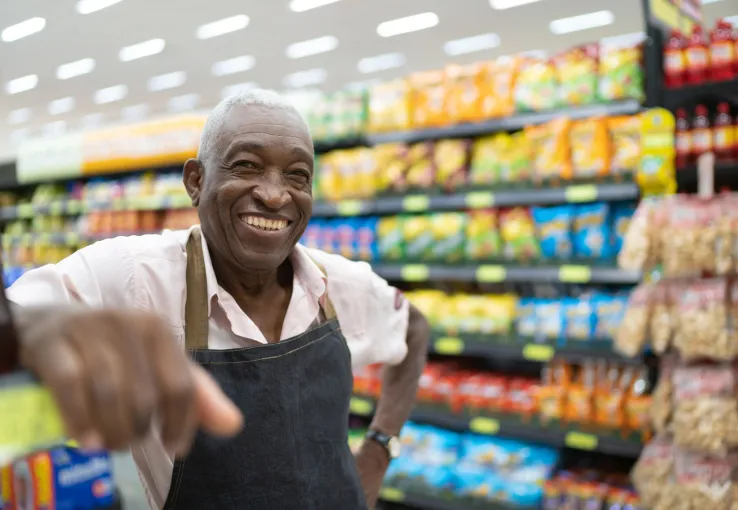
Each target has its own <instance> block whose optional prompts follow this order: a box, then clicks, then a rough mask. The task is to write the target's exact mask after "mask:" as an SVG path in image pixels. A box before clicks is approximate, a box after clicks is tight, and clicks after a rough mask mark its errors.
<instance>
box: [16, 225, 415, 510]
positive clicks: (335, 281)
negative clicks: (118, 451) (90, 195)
mask: <svg viewBox="0 0 738 510" xmlns="http://www.w3.org/2000/svg"><path fill="white" fill-rule="evenodd" d="M188 235H189V231H177V232H164V233H163V234H161V235H145V236H131V237H117V238H114V239H108V240H105V241H101V242H98V243H95V244H93V245H91V246H88V247H87V248H84V249H82V250H80V251H78V252H77V253H75V254H73V255H72V256H70V257H68V258H66V259H64V260H62V261H61V262H59V263H58V264H55V265H47V266H44V267H41V268H38V269H35V270H33V271H30V272H28V273H26V274H25V275H24V276H23V277H22V278H20V279H19V280H18V281H17V282H16V283H15V284H14V285H13V286H12V287H11V288H10V289H9V290H8V297H9V299H10V300H11V301H13V302H14V303H17V304H19V305H21V306H32V305H43V304H58V303H72V302H79V303H84V304H86V305H89V306H93V307H103V306H105V307H127V308H136V309H139V310H146V311H152V312H156V313H159V314H160V315H161V316H162V317H164V318H165V319H166V320H167V322H168V323H169V325H170V326H171V328H172V333H173V336H174V338H175V339H176V340H177V341H178V342H179V343H180V344H181V345H182V346H183V348H184V310H185V287H186V285H185V267H186V263H187V258H186V252H185V243H186V242H187V238H188ZM203 254H204V257H205V270H206V276H207V285H208V293H209V296H210V301H209V306H210V310H209V311H210V336H209V339H208V345H209V348H210V349H231V348H238V347H244V346H245V345H246V344H245V343H244V341H243V339H244V338H249V339H253V340H257V341H259V342H262V343H266V339H265V337H264V335H263V334H262V332H261V331H260V330H259V328H258V327H257V326H256V324H254V322H253V321H252V320H251V319H250V318H249V317H248V316H247V315H246V314H245V313H244V312H243V311H242V310H241V309H240V308H239V306H238V305H237V304H236V301H235V300H234V299H233V297H232V296H231V295H230V294H229V293H228V292H226V291H225V290H224V289H223V288H222V287H221V286H220V285H218V282H217V280H216V278H215V273H214V272H213V267H212V264H211V261H210V255H209V252H208V248H207V244H206V243H205V240H204V237H203ZM290 261H291V262H292V266H293V268H294V280H293V287H292V298H291V300H290V303H289V306H288V308H287V314H286V316H285V319H284V324H283V326H282V336H281V338H282V340H284V339H286V338H289V337H292V336H295V335H298V334H300V333H302V332H304V331H306V330H307V329H308V328H309V327H310V325H311V324H312V323H313V321H314V320H315V319H316V317H317V316H318V313H319V309H320V308H319V307H320V305H319V300H320V298H321V297H322V296H323V295H324V294H325V293H326V290H327V291H328V295H329V296H330V299H331V302H332V303H333V306H334V308H335V310H336V314H337V316H338V320H339V322H340V324H341V330H342V331H343V334H344V336H345V337H346V341H347V343H348V347H349V350H350V351H351V359H352V363H353V365H354V367H359V366H365V365H369V364H373V363H386V364H397V363H399V362H401V361H402V360H403V358H404V357H405V354H406V352H407V344H406V341H405V337H406V333H407V323H408V304H407V302H406V301H405V300H404V299H402V298H401V296H400V295H399V294H398V292H397V290H396V289H394V288H393V287H391V286H389V285H388V284H387V282H386V281H385V280H383V279H382V278H380V277H379V276H377V275H376V274H375V273H374V272H372V270H371V269H370V267H369V265H367V264H365V263H362V262H352V261H349V260H347V259H345V258H343V257H340V256H338V255H331V254H328V253H325V252H322V251H318V250H312V249H308V248H305V247H302V246H299V245H298V246H297V247H296V248H295V249H294V251H293V252H292V255H291V259H290ZM313 261H317V262H318V264H320V266H321V267H323V268H324V269H325V272H326V274H327V281H326V278H325V277H324V275H323V273H322V272H321V271H320V269H319V268H318V266H317V265H316V264H315V262H313ZM317 412H319V411H317ZM246 426H247V427H248V424H247V425H246ZM132 454H133V458H134V460H135V461H136V465H137V467H138V470H139V475H140V477H141V481H142V483H143V486H144V489H145V492H146V494H147V497H148V499H149V502H150V504H151V506H152V508H162V507H163V506H164V501H165V500H166V497H167V493H168V492H169V485H170V481H171V476H172V467H173V460H172V459H173V456H172V454H171V452H167V451H166V450H165V449H164V447H163V445H162V443H161V441H160V439H159V437H157V435H156V433H155V432H154V431H152V433H151V434H150V435H149V437H148V438H146V439H145V440H144V441H143V443H142V444H141V445H140V446H137V447H135V448H133V449H132Z"/></svg>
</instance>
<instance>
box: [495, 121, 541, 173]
mask: <svg viewBox="0 0 738 510" xmlns="http://www.w3.org/2000/svg"><path fill="white" fill-rule="evenodd" d="M506 140H507V141H506V143H507V145H506V146H505V152H503V155H504V157H503V160H502V164H501V168H500V175H501V181H502V182H511V183H523V184H528V181H529V180H531V179H532V178H533V177H534V175H535V164H536V160H535V158H536V156H535V153H534V150H535V147H534V145H533V140H531V139H530V137H529V136H528V134H527V133H526V132H525V130H523V131H518V132H517V133H514V134H513V135H512V136H510V137H509V138H507V139H506Z"/></svg>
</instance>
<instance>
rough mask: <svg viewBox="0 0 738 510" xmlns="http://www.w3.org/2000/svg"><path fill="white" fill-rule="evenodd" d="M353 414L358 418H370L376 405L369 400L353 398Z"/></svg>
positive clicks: (350, 407)
mask: <svg viewBox="0 0 738 510" xmlns="http://www.w3.org/2000/svg"><path fill="white" fill-rule="evenodd" d="M349 410H350V411H351V414H355V415H357V416H370V415H371V414H372V413H373V412H374V404H373V403H372V402H371V401H370V400H367V399H364V398H359V397H351V402H350V404H349Z"/></svg>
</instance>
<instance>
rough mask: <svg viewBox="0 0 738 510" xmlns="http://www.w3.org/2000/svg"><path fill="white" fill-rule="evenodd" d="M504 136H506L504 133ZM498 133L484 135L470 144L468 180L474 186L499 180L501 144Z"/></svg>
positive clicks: (495, 182)
mask: <svg viewBox="0 0 738 510" xmlns="http://www.w3.org/2000/svg"><path fill="white" fill-rule="evenodd" d="M505 136H508V137H509V135H507V134H505ZM500 140H501V137H500V136H499V135H493V136H484V137H481V138H477V139H476V140H474V143H473V145H472V151H471V153H472V155H471V167H470V169H469V182H470V184H473V185H476V186H489V185H493V184H497V183H498V182H499V181H500V163H501V161H502V158H503V155H502V146H501V144H500Z"/></svg>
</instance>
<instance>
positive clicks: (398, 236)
mask: <svg viewBox="0 0 738 510" xmlns="http://www.w3.org/2000/svg"><path fill="white" fill-rule="evenodd" d="M404 221H405V218H404V217H402V216H385V217H383V218H381V219H380V220H379V222H378V224H377V237H378V252H379V258H380V260H402V259H403V258H404V257H405V253H406V252H405V238H404V232H405V227H404Z"/></svg>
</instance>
